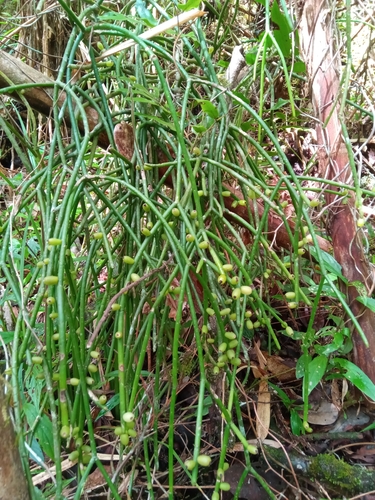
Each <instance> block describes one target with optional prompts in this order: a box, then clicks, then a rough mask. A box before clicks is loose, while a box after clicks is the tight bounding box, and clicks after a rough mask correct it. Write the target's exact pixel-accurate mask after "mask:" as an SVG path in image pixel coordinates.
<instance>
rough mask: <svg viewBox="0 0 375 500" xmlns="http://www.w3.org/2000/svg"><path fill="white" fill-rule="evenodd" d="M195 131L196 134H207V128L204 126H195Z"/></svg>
mask: <svg viewBox="0 0 375 500" xmlns="http://www.w3.org/2000/svg"><path fill="white" fill-rule="evenodd" d="M193 130H194V132H195V133H196V134H203V133H204V132H206V130H207V127H205V126H204V125H193Z"/></svg>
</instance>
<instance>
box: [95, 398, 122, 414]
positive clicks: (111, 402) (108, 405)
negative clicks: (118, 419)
mask: <svg viewBox="0 0 375 500" xmlns="http://www.w3.org/2000/svg"><path fill="white" fill-rule="evenodd" d="M119 403H120V395H119V394H115V395H114V396H113V398H111V399H110V400H109V401H107V403H106V404H105V408H106V409H105V410H104V409H103V410H100V412H99V414H98V416H97V417H96V420H99V418H101V417H103V416H104V415H105V414H106V413H107V412H108V410H113V408H115V407H116V406H118V405H119Z"/></svg>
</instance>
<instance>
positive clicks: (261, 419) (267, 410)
mask: <svg viewBox="0 0 375 500" xmlns="http://www.w3.org/2000/svg"><path fill="white" fill-rule="evenodd" d="M256 417H257V418H256V436H257V438H258V439H260V440H261V441H264V439H266V437H267V435H268V431H269V429H270V421H271V394H270V392H269V389H268V382H267V380H261V381H260V383H259V390H258V405H257V412H256Z"/></svg>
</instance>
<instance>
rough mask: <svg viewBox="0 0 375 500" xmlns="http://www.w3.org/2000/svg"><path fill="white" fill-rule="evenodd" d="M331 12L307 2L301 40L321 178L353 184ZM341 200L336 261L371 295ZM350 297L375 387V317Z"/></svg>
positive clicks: (336, 204) (336, 205) (348, 210)
mask: <svg viewBox="0 0 375 500" xmlns="http://www.w3.org/2000/svg"><path fill="white" fill-rule="evenodd" d="M330 12H331V8H330V5H329V2H328V1H327V0H322V1H319V2H316V0H306V1H305V3H304V5H303V7H302V12H301V19H300V23H299V27H300V34H299V38H300V40H301V52H302V54H303V57H304V59H305V63H306V67H307V72H308V75H309V77H310V88H311V93H312V102H313V106H314V111H315V116H316V117H317V118H318V120H319V122H318V125H317V127H316V131H317V138H318V144H319V146H320V150H319V167H320V170H321V176H322V177H325V178H327V179H334V180H335V181H338V182H343V183H345V184H350V183H351V179H350V177H351V173H350V172H351V171H350V166H349V157H348V152H347V149H346V146H345V143H344V140H343V136H342V125H341V121H340V115H339V110H340V104H341V103H340V98H339V97H340V91H341V89H340V72H341V65H340V58H339V52H338V50H337V49H336V48H335V44H334V39H335V37H334V33H333V31H332V22H333V21H332V19H331V14H330ZM341 200H342V197H336V196H335V195H334V194H326V202H327V205H329V207H330V208H329V221H330V224H329V226H330V232H331V236H332V246H333V253H334V257H335V259H336V260H337V262H339V263H340V264H341V266H342V273H343V275H344V276H345V277H346V278H347V280H348V281H349V283H353V282H354V281H359V282H361V283H363V284H364V285H365V286H366V288H367V290H370V289H371V286H372V283H373V273H372V270H371V268H370V265H369V262H368V260H367V258H366V256H365V254H364V251H363V248H362V245H361V238H360V236H361V235H360V234H359V230H358V228H357V226H356V221H355V215H354V214H355V213H356V209H355V200H354V195H349V199H348V203H347V204H343V203H342V201H341ZM345 292H346V294H347V297H348V304H349V306H350V308H351V311H352V312H353V314H354V315H355V317H356V318H357V319H358V322H359V324H360V326H361V328H362V330H363V332H364V334H365V336H366V338H367V341H368V343H369V347H368V348H366V346H365V344H364V342H363V341H362V339H361V337H360V335H359V333H358V331H356V330H354V331H353V337H352V338H353V343H354V351H353V357H354V362H355V363H356V365H357V366H358V367H359V368H361V369H362V370H363V371H364V372H365V373H366V374H367V375H368V376H369V377H370V378H371V380H372V381H373V382H375V335H374V327H375V315H374V313H372V312H371V311H370V310H369V309H368V308H364V307H363V305H362V304H361V303H360V302H358V301H357V300H356V299H357V297H358V295H359V293H358V291H357V289H356V287H355V286H348V287H346V289H345Z"/></svg>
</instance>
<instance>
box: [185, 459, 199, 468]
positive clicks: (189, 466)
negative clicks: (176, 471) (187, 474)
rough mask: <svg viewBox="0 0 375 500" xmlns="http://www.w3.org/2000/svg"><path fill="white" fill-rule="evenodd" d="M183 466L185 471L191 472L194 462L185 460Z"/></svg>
mask: <svg viewBox="0 0 375 500" xmlns="http://www.w3.org/2000/svg"><path fill="white" fill-rule="evenodd" d="M185 466H186V468H187V470H193V469H194V467H195V466H196V462H195V460H185Z"/></svg>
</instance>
